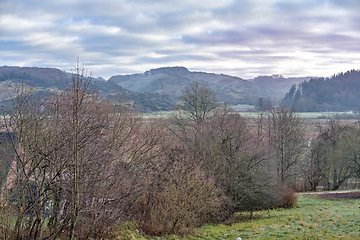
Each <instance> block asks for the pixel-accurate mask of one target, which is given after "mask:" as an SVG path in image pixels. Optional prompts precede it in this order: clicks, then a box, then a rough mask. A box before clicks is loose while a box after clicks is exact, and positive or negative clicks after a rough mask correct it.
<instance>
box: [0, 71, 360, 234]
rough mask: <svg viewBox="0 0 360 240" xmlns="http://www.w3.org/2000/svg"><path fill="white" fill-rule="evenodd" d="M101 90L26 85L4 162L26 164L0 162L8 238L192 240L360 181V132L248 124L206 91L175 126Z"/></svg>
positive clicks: (271, 116)
mask: <svg viewBox="0 0 360 240" xmlns="http://www.w3.org/2000/svg"><path fill="white" fill-rule="evenodd" d="M91 80H92V79H91V78H89V77H87V76H86V74H85V70H84V69H83V68H82V67H80V66H79V65H78V66H77V67H76V69H75V73H74V74H73V75H72V78H71V81H72V82H71V83H70V84H69V86H68V87H67V88H66V89H65V90H62V91H58V92H56V93H54V94H51V95H49V96H47V97H46V98H42V99H39V98H37V97H34V95H33V94H31V93H29V92H28V91H27V88H25V87H24V86H25V85H24V84H22V85H21V84H20V85H19V88H18V89H17V93H16V95H15V96H14V97H13V98H12V105H11V108H9V110H7V111H5V112H4V117H3V121H2V122H1V123H2V126H1V128H2V129H4V130H5V131H6V132H7V135H6V137H5V138H3V139H5V140H6V141H2V142H1V144H0V150H1V151H2V152H8V149H9V148H11V149H12V152H14V155H15V156H11V155H10V154H9V155H2V156H1V158H0V159H1V163H3V164H2V166H1V172H2V189H1V202H0V204H1V205H0V218H1V219H0V220H2V221H1V222H2V225H1V226H0V235H4V236H6V238H9V239H13V238H16V239H21V238H26V239H43V238H60V239H63V238H67V239H89V238H95V239H97V238H104V237H109V238H114V235H112V234H113V228H114V227H116V226H122V224H126V223H129V222H130V223H136V227H137V228H138V229H139V231H140V232H143V233H144V234H147V235H164V234H178V235H182V234H185V233H188V232H191V231H192V229H194V228H198V227H200V226H203V225H206V224H209V223H224V222H225V223H226V222H228V223H229V221H230V222H231V219H233V217H234V216H236V215H237V214H239V213H244V212H248V213H249V214H250V219H251V218H255V217H256V216H257V215H256V214H255V213H256V212H257V211H259V210H270V209H277V208H291V207H294V206H295V203H296V197H295V195H294V191H295V190H298V189H299V185H301V186H302V188H305V189H316V187H317V186H318V185H319V184H320V183H324V182H325V183H327V187H328V188H332V189H336V188H338V187H339V186H340V185H341V184H342V183H343V182H344V181H346V180H347V179H349V178H350V177H357V176H358V175H359V172H360V170H359V166H360V160H359V159H360V157H359V156H360V154H359V149H360V147H359V146H360V145H359V144H360V137H359V136H360V129H359V128H358V126H357V125H354V126H343V125H341V124H340V123H339V122H335V121H330V122H329V124H328V126H327V127H323V126H322V127H319V129H318V134H317V137H316V138H313V139H307V138H306V137H307V135H306V134H305V126H304V122H303V121H302V120H301V119H299V118H297V116H296V114H295V113H293V112H292V111H289V110H287V109H285V108H276V107H272V108H271V109H270V110H268V111H264V112H261V114H259V115H258V116H257V118H256V119H246V118H243V117H241V116H240V115H239V114H236V113H232V112H230V111H229V109H228V108H226V107H222V106H221V105H220V104H219V103H218V102H217V97H216V96H215V93H214V92H213V91H212V90H210V89H209V88H208V86H207V85H204V84H202V83H200V82H194V83H193V84H191V85H189V86H188V87H186V88H185V89H184V91H183V92H182V95H181V97H180V100H181V101H180V102H179V103H178V105H177V108H176V111H174V112H173V114H172V116H170V117H168V118H166V119H156V120H153V119H142V118H141V117H140V116H139V115H137V114H136V113H134V112H133V110H132V109H131V108H130V106H129V105H128V104H127V103H126V102H125V101H115V100H113V101H109V100H104V99H103V98H102V97H101V95H100V94H99V92H98V91H95V90H94V89H93V88H92V87H93V85H92V84H91ZM309 141H310V144H309ZM9 165H10V167H9ZM319 169H322V170H323V171H319ZM310 170H311V171H310ZM5 176H6V177H5Z"/></svg>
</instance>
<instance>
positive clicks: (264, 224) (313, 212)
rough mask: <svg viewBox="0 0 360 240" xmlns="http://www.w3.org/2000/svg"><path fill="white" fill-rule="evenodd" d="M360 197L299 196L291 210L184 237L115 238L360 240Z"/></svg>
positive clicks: (205, 228)
mask: <svg viewBox="0 0 360 240" xmlns="http://www.w3.org/2000/svg"><path fill="white" fill-rule="evenodd" d="M359 207H360V199H341V200H325V199H320V198H317V197H316V196H299V198H298V203H297V206H296V207H295V208H292V209H275V210H270V211H261V212H256V213H255V217H256V218H257V219H256V220H252V221H242V222H237V223H234V224H232V225H224V224H220V225H205V226H203V227H201V228H198V229H195V230H194V234H192V235H189V236H186V237H178V236H167V237H149V236H143V235H142V234H140V233H138V232H136V231H135V232H134V231H132V232H131V234H126V236H124V235H122V236H119V238H118V239H158V240H170V239H173V240H175V239H192V240H195V239H232V240H235V239H237V238H238V237H241V239H243V240H244V239H360V215H359Z"/></svg>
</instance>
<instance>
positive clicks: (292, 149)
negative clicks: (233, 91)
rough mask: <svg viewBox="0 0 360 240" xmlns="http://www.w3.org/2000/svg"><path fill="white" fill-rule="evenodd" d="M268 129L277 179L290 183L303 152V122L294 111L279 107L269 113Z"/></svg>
mask: <svg viewBox="0 0 360 240" xmlns="http://www.w3.org/2000/svg"><path fill="white" fill-rule="evenodd" d="M268 131H269V144H270V147H271V148H272V149H273V151H274V158H275V162H276V172H277V177H278V181H279V182H280V183H290V182H289V181H290V180H291V179H294V178H295V176H296V175H297V174H298V172H297V166H298V164H299V162H300V161H301V160H302V158H303V156H304V153H305V148H304V147H305V146H306V139H305V137H304V133H305V128H304V124H303V122H302V120H301V119H299V118H298V117H297V116H296V114H295V113H294V112H292V111H289V110H287V109H285V108H280V109H275V110H273V111H272V112H271V113H270V115H269V126H268Z"/></svg>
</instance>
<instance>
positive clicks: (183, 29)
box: [0, 0, 360, 79]
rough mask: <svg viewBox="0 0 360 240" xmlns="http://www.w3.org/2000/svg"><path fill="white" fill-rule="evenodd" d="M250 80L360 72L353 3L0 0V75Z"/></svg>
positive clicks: (359, 19)
mask: <svg viewBox="0 0 360 240" xmlns="http://www.w3.org/2000/svg"><path fill="white" fill-rule="evenodd" d="M77 57H79V59H80V62H83V63H84V64H85V67H86V68H87V69H88V70H91V71H92V73H93V75H94V76H95V77H97V76H103V77H104V78H106V79H107V78H108V77H110V76H112V75H116V74H127V73H139V72H144V71H146V70H149V69H151V68H157V67H165V66H184V67H187V68H189V69H190V70H193V71H206V72H213V73H224V74H230V75H236V76H238V77H242V78H245V79H246V78H252V77H255V76H258V75H271V74H282V75H284V76H325V77H327V76H330V75H332V74H334V73H337V72H340V71H347V70H350V69H359V68H360V1H359V0H288V1H286V0H201V1H200V0H49V1H44V0H0V66H4V65H7V66H12V65H16V66H37V67H56V68H60V69H62V70H65V71H71V70H72V69H73V66H74V65H75V63H76V59H77Z"/></svg>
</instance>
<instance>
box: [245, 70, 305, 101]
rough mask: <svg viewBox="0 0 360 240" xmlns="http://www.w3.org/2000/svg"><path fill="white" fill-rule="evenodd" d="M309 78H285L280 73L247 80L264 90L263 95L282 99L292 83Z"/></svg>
mask: <svg viewBox="0 0 360 240" xmlns="http://www.w3.org/2000/svg"><path fill="white" fill-rule="evenodd" d="M308 80H310V77H297V78H295V77H293V78H285V77H283V76H282V75H272V76H259V77H256V78H254V79H249V81H250V82H251V83H253V84H255V85H257V86H259V87H261V88H262V89H263V90H264V96H266V95H267V96H268V97H271V98H276V99H282V98H283V97H284V95H285V93H286V92H287V91H289V89H290V87H291V86H292V85H296V84H299V83H301V82H304V81H308Z"/></svg>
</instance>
